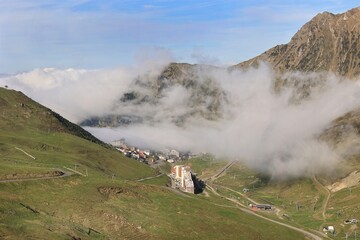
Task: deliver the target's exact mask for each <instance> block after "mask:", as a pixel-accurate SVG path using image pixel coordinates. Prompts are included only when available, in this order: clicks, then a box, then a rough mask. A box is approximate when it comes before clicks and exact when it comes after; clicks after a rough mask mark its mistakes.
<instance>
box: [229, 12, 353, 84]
mask: <svg viewBox="0 0 360 240" xmlns="http://www.w3.org/2000/svg"><path fill="white" fill-rule="evenodd" d="M259 61H266V62H269V63H270V64H271V65H272V66H273V68H274V69H275V70H277V71H280V72H286V71H303V72H314V71H316V72H318V71H331V72H333V73H337V74H340V75H342V76H346V77H350V78H351V77H355V76H357V75H358V74H359V73H360V7H359V8H354V9H351V10H349V11H347V12H345V13H342V14H332V13H329V12H324V13H322V14H318V15H317V16H315V17H314V18H313V19H312V20H311V21H309V22H308V23H306V24H305V25H304V26H303V27H302V28H301V29H300V30H299V31H298V32H297V33H296V34H295V35H294V36H293V37H292V39H291V41H290V42H289V43H288V44H283V45H278V46H275V47H273V48H271V49H269V50H267V51H266V52H264V53H263V54H261V55H259V56H257V57H255V58H252V59H250V60H248V61H245V62H242V63H239V64H237V65H235V66H233V67H232V68H247V67H249V66H257V65H258V64H259Z"/></svg>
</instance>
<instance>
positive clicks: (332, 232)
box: [323, 226, 335, 234]
mask: <svg viewBox="0 0 360 240" xmlns="http://www.w3.org/2000/svg"><path fill="white" fill-rule="evenodd" d="M323 232H325V234H327V233H328V232H329V233H331V234H334V233H335V227H334V226H325V227H323Z"/></svg>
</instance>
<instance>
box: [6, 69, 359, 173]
mask: <svg viewBox="0 0 360 240" xmlns="http://www.w3.org/2000/svg"><path fill="white" fill-rule="evenodd" d="M164 66H166V64H165V63H164V62H162V64H159V65H156V64H154V63H152V65H151V67H144V66H142V67H139V68H117V69H112V70H92V71H89V70H74V69H68V70H58V69H36V70H33V71H31V72H28V73H23V74H19V75H16V76H11V77H5V78H1V80H0V82H2V84H7V85H8V86H9V87H10V88H14V89H18V90H21V91H23V92H24V93H26V94H27V95H29V96H30V97H32V98H33V99H35V100H37V101H39V102H40V103H42V104H44V105H46V106H48V107H50V108H52V109H53V110H55V111H57V112H59V113H61V114H62V115H63V116H65V117H67V118H69V119H70V120H72V121H75V122H80V121H82V120H84V119H86V118H88V117H91V116H101V115H104V114H129V113H131V114H135V115H137V116H140V117H143V118H144V119H145V121H143V122H142V123H141V124H134V125H129V126H127V127H120V128H113V129H96V128H87V129H88V130H89V131H91V132H92V133H94V134H95V135H96V136H98V137H99V138H101V139H103V140H105V141H108V142H109V141H112V140H115V139H120V138H122V137H125V138H126V139H127V140H128V141H129V142H130V143H132V144H134V145H142V146H145V147H153V148H161V147H164V146H171V147H174V148H177V149H179V150H192V151H195V152H198V151H206V152H209V153H212V154H214V155H216V156H219V157H228V158H230V159H239V160H240V161H242V162H244V163H245V164H247V165H248V166H250V167H252V168H255V169H257V170H259V171H262V172H265V173H268V174H270V175H271V176H273V177H274V178H286V177H298V176H304V175H311V174H313V173H314V172H319V171H331V170H332V169H333V167H334V166H335V165H336V164H337V163H338V162H339V161H341V155H339V154H338V153H337V152H336V151H334V150H333V149H331V148H330V147H329V146H328V145H327V144H326V143H324V142H320V141H319V140H317V136H318V135H319V134H321V133H322V131H323V130H324V129H326V128H327V127H328V126H329V125H330V123H331V121H333V120H334V119H335V118H337V117H339V116H341V115H343V114H345V113H347V112H348V111H351V110H353V109H355V108H357V107H358V106H360V87H359V83H358V82H357V81H349V80H343V79H339V78H337V77H336V76H335V75H332V74H328V73H319V74H315V73H309V74H304V73H288V74H287V75H283V76H278V75H276V74H275V73H274V72H273V71H272V70H271V68H270V67H269V66H267V65H266V64H263V65H261V66H260V67H259V68H258V69H249V70H247V71H240V70H235V71H232V72H229V71H227V70H225V69H216V68H208V69H199V70H198V72H197V76H198V81H207V80H208V79H211V81H212V84H215V85H216V86H217V87H218V88H220V89H221V92H223V93H224V94H225V97H223V98H220V100H221V101H220V103H219V104H218V108H217V111H218V112H220V115H219V116H220V117H218V118H216V119H212V120H209V119H206V118H204V117H202V116H201V115H198V114H189V113H194V109H195V110H198V109H199V106H193V105H192V104H191V103H189V99H190V97H191V96H192V97H193V94H194V92H190V90H189V88H186V87H184V86H183V85H180V84H175V85H172V86H169V87H168V88H166V89H164V90H163V91H162V92H161V96H160V97H159V98H158V99H157V101H155V102H144V103H139V102H137V103H132V102H130V103H129V102H122V101H120V99H121V98H122V97H123V95H124V93H127V92H131V91H133V90H134V89H136V90H137V91H138V92H146V91H149V89H151V88H149V87H148V86H149V85H151V84H152V82H151V81H153V80H154V79H156V78H157V76H158V75H159V74H160V73H161V71H162V70H163V68H164ZM144 76H146V78H145V77H144ZM149 76H150V77H149ZM134 79H137V80H138V81H139V79H140V80H141V79H147V80H146V81H148V82H147V84H143V85H136V84H134ZM285 79H286V81H285ZM143 81H145V80H143ZM146 81H145V83H146ZM145 86H146V87H145ZM201 99H202V103H203V104H206V101H207V97H206V96H201ZM224 99H226V100H224ZM200 107H201V106H200ZM184 115H186V116H187V119H186V121H185V122H184V124H182V125H181V126H179V125H177V124H175V123H174V119H176V118H179V117H182V116H184ZM149 116H151V118H152V120H151V121H146V119H148V118H149ZM154 119H155V120H154Z"/></svg>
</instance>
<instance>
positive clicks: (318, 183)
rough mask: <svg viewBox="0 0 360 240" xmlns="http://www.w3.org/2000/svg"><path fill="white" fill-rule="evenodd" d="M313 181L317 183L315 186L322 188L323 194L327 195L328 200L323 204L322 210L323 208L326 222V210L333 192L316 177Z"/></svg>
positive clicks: (323, 216)
mask: <svg viewBox="0 0 360 240" xmlns="http://www.w3.org/2000/svg"><path fill="white" fill-rule="evenodd" d="M312 180H313V182H314V183H315V185H316V186H317V187H318V188H320V189H321V190H322V192H324V193H325V195H326V198H325V201H324V202H323V204H322V206H321V208H322V213H321V214H322V218H323V221H325V220H326V209H327V205H328V203H329V199H330V196H331V192H330V190H329V189H327V187H325V186H324V185H322V184H321V183H320V182H319V181H318V180H317V179H316V176H315V175H314V176H313V177H312Z"/></svg>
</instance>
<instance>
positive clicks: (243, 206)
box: [207, 185, 322, 240]
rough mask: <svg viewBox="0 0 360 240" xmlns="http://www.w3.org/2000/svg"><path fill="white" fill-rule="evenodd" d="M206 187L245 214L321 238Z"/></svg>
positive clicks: (316, 238)
mask: <svg viewBox="0 0 360 240" xmlns="http://www.w3.org/2000/svg"><path fill="white" fill-rule="evenodd" d="M207 187H208V188H209V189H210V191H212V192H213V193H214V194H215V195H217V196H219V197H221V198H224V199H226V200H228V201H231V202H233V203H235V204H236V205H238V209H240V210H241V211H243V212H245V213H247V214H251V215H253V216H256V217H258V218H262V219H264V220H266V221H269V222H272V223H275V224H278V225H281V226H284V227H287V228H290V229H292V230H295V231H297V232H300V233H302V234H304V235H305V236H307V237H309V238H310V239H313V240H321V239H322V238H321V237H319V236H317V235H315V234H313V233H311V232H308V231H306V230H304V229H301V228H298V227H294V226H292V225H289V224H286V223H282V222H279V221H276V220H273V219H271V218H267V217H265V216H262V215H259V214H257V213H255V212H253V211H251V210H250V209H248V208H247V207H246V206H245V205H244V204H242V203H240V202H238V201H237V200H236V199H233V198H228V197H226V196H224V195H222V194H220V193H218V192H217V191H216V190H215V189H214V188H213V187H211V186H210V185H208V186H207Z"/></svg>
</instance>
